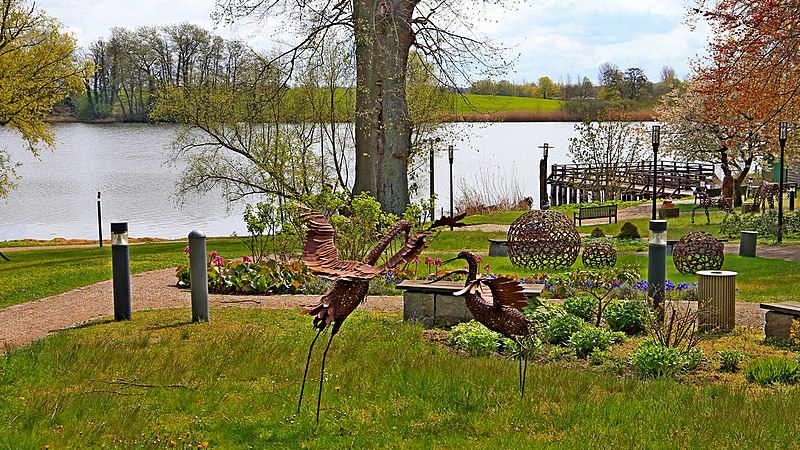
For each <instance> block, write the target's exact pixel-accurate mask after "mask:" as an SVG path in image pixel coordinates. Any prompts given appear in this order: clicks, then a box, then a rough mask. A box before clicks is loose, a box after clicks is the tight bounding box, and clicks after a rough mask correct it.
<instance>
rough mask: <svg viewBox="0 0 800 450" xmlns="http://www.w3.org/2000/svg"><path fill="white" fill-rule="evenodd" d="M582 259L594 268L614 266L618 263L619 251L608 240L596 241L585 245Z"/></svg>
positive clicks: (586, 264) (584, 263)
mask: <svg viewBox="0 0 800 450" xmlns="http://www.w3.org/2000/svg"><path fill="white" fill-rule="evenodd" d="M581 261H583V265H584V266H586V267H591V268H592V269H605V268H607V267H614V264H616V263H617V251H616V250H614V247H612V246H611V244H609V243H608V242H603V241H595V242H589V243H588V244H586V245H584V246H583V254H582V255H581Z"/></svg>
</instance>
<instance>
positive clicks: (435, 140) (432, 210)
mask: <svg viewBox="0 0 800 450" xmlns="http://www.w3.org/2000/svg"><path fill="white" fill-rule="evenodd" d="M423 141H425V142H430V144H431V151H430V157H429V163H430V188H431V189H430V191H431V192H430V193H431V195H430V213H431V220H434V218H435V216H436V200H435V199H436V190H435V183H434V181H433V162H434V158H433V153H434V150H435V146H434V144H438V143H439V142H441V141H442V138H440V137H437V138H428V139H424V140H423Z"/></svg>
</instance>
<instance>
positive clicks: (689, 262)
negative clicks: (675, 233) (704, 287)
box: [672, 231, 725, 273]
mask: <svg viewBox="0 0 800 450" xmlns="http://www.w3.org/2000/svg"><path fill="white" fill-rule="evenodd" d="M672 259H673V260H674V261H675V268H676V269H678V272H680V273H695V272H697V271H700V270H718V269H720V268H721V267H722V263H723V262H724V261H725V253H724V252H723V245H722V242H720V241H718V240H717V238H716V237H714V235H713V234H709V233H706V232H705V231H692V232H690V233H687V234H685V235H684V236H683V237H682V238H680V239H679V240H678V242H677V243H676V244H675V247H674V248H673V250H672Z"/></svg>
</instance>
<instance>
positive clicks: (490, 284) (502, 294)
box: [439, 252, 535, 398]
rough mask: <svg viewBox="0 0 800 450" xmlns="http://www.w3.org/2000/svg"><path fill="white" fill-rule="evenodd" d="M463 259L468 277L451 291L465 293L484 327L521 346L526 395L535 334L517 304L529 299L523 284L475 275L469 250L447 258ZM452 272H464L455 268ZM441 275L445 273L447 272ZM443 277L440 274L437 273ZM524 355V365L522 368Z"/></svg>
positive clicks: (522, 382)
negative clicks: (462, 283)
mask: <svg viewBox="0 0 800 450" xmlns="http://www.w3.org/2000/svg"><path fill="white" fill-rule="evenodd" d="M457 259H463V260H465V261H466V262H467V267H468V270H467V271H466V274H467V281H466V283H465V286H464V289H461V290H460V291H458V292H455V293H454V294H453V295H456V296H464V302H465V303H466V305H467V309H469V311H470V312H471V313H472V315H473V316H474V317H475V320H477V321H478V322H480V323H482V324H483V325H485V326H486V328H488V329H490V330H492V331H496V332H498V333H500V334H502V335H503V336H505V337H507V338H509V339H511V340H512V341H514V342H515V343H516V344H517V345H518V346H519V348H520V352H521V354H522V358H520V359H519V369H518V372H519V387H520V392H521V394H522V397H523V398H524V397H525V379H526V378H527V375H528V359H529V357H530V350H531V342H532V339H533V337H534V335H535V333H534V331H533V322H532V321H531V320H530V319H528V318H527V317H525V315H524V314H522V313H521V312H520V311H519V309H518V308H524V307H525V306H528V300H527V298H526V297H525V295H524V294H523V293H522V291H523V289H522V286H521V285H520V284H519V282H517V281H516V280H513V279H511V278H505V277H499V278H483V277H481V278H478V257H477V256H475V255H474V254H473V253H470V252H461V253H459V254H458V256H456V257H455V258H452V259H449V260H447V261H444V262H445V263H446V262H451V261H455V260H457ZM453 273H464V270H455V271H452V272H449V273H448V274H447V275H450V274H453ZM447 275H444V276H447ZM439 278H442V277H439ZM523 359H524V362H525V364H524V368H523Z"/></svg>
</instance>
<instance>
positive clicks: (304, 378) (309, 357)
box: [297, 330, 322, 414]
mask: <svg viewBox="0 0 800 450" xmlns="http://www.w3.org/2000/svg"><path fill="white" fill-rule="evenodd" d="M320 333H322V330H319V331H317V335H316V336H314V340H313V341H311V345H310V346H309V347H308V358H306V370H305V372H303V385H302V386H300V401H298V402H297V413H298V414H300V405H302V404H303V391H304V390H305V388H306V378H307V377H308V365H309V363H310V362H311V350H313V349H314V344H315V343H316V342H317V338H318V337H319V335H320Z"/></svg>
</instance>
